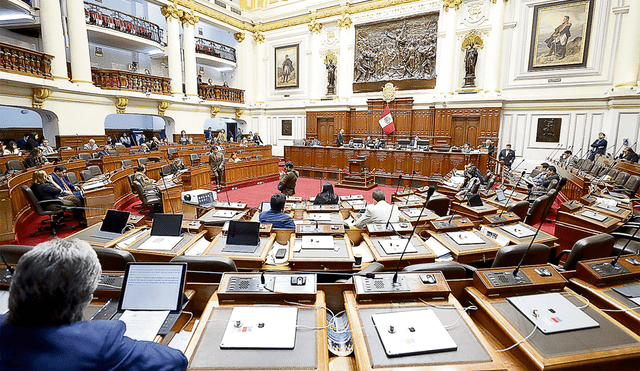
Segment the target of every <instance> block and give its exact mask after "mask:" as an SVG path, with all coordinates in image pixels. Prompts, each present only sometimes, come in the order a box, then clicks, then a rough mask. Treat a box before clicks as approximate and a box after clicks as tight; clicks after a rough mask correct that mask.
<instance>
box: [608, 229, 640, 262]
mask: <svg viewBox="0 0 640 371" xmlns="http://www.w3.org/2000/svg"><path fill="white" fill-rule="evenodd" d="M611 235H612V236H613V237H614V239H615V240H614V242H613V251H612V255H618V254H619V253H620V250H622V249H623V248H624V249H625V250H624V251H625V253H626V252H628V253H629V254H639V255H640V223H637V222H627V223H626V224H624V225H623V226H622V227H620V228H618V229H617V230H616V231H615V232H611ZM625 246H626V247H625Z"/></svg>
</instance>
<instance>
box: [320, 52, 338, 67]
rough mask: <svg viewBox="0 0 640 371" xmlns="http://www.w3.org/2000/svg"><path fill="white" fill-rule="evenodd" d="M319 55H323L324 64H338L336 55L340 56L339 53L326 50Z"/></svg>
mask: <svg viewBox="0 0 640 371" xmlns="http://www.w3.org/2000/svg"><path fill="white" fill-rule="evenodd" d="M321 54H322V55H324V64H328V63H329V61H332V62H333V63H334V64H337V63H338V54H340V51H338V50H327V51H325V52H322V53H321Z"/></svg>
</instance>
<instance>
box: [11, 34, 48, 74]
mask: <svg viewBox="0 0 640 371" xmlns="http://www.w3.org/2000/svg"><path fill="white" fill-rule="evenodd" d="M52 60H53V56H50V55H48V54H44V53H40V52H38V51H34V50H29V49H25V48H21V47H19V46H15V45H10V44H5V43H2V42H0V70H2V71H6V72H11V73H17V74H20V75H27V76H33V77H41V78H45V79H49V80H53V77H52V76H51V61H52Z"/></svg>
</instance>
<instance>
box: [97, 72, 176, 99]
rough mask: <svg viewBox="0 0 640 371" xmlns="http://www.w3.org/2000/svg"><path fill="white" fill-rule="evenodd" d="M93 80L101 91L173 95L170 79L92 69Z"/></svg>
mask: <svg viewBox="0 0 640 371" xmlns="http://www.w3.org/2000/svg"><path fill="white" fill-rule="evenodd" d="M91 78H92V80H93V85H95V86H98V87H100V88H101V89H107V90H127V91H137V92H141V93H146V92H150V93H152V94H164V95H171V89H170V83H171V79H170V78H168V77H162V76H152V75H145V74H141V73H135V72H128V71H118V70H108V69H92V70H91Z"/></svg>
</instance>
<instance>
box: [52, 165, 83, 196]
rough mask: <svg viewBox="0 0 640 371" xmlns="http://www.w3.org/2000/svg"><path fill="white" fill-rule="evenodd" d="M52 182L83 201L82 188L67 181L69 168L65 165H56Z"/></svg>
mask: <svg viewBox="0 0 640 371" xmlns="http://www.w3.org/2000/svg"><path fill="white" fill-rule="evenodd" d="M51 180H53V182H54V183H55V184H57V185H59V186H60V188H62V190H63V191H67V192H71V193H73V195H74V196H76V197H78V198H79V199H80V201H83V199H82V192H81V189H80V187H78V186H75V185H73V183H71V182H70V181H69V179H67V168H66V167H65V166H64V165H56V167H54V168H53V173H51Z"/></svg>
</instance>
